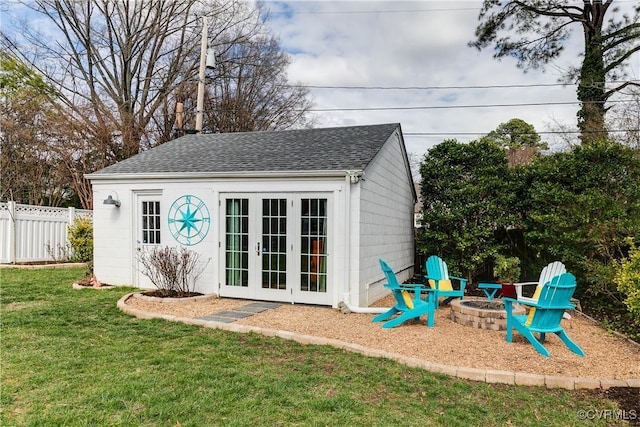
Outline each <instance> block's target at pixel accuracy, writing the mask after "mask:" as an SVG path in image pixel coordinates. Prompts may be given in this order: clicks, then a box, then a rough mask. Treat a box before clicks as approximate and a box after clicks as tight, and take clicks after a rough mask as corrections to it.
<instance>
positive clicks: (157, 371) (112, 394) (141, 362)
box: [0, 269, 615, 426]
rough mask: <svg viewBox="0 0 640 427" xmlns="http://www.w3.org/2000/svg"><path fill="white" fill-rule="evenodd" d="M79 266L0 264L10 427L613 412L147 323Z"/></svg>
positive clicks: (465, 421)
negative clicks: (78, 282)
mask: <svg viewBox="0 0 640 427" xmlns="http://www.w3.org/2000/svg"><path fill="white" fill-rule="evenodd" d="M83 273H84V270H83V269H59V270H58V269H46V270H18V269H3V270H0V275H1V291H2V295H1V298H2V301H1V302H2V306H1V308H2V311H1V322H2V325H1V326H2V330H1V351H2V353H1V354H0V356H1V358H0V359H1V368H2V371H1V374H2V384H1V386H2V387H1V389H0V391H1V401H0V404H1V405H2V409H1V410H2V412H1V415H0V425H2V426H13V425H32V426H57V425H64V426H84V425H86V426H120V425H122V426H139V425H142V426H147V425H148V426H211V425H225V426H227V425H228V426H263V425H264V426H276V425H286V426H291V425H304V426H306V425H311V426H325V425H329V426H336V425H338V426H340V425H343V426H375V425H380V426H387V425H395V426H425V425H426V426H428V425H447V426H456V425H459V426H469V425H478V426H501V425H508V424H509V425H518V426H524V425H562V426H566V425H584V420H582V419H580V417H579V415H578V413H579V411H580V410H584V411H587V410H596V411H602V410H605V409H614V408H615V406H614V405H613V403H612V402H609V401H606V400H597V399H595V398H591V397H588V395H587V394H585V393H571V392H567V391H561V390H553V391H550V390H545V389H540V388H526V387H516V386H505V385H487V384H481V383H473V382H467V381H461V380H455V379H452V378H449V377H446V376H443V375H437V374H432V373H429V372H425V371H423V370H420V369H412V368H407V367H405V366H402V365H400V364H397V363H395V362H392V361H388V360H385V359H377V358H367V357H365V356H362V355H358V354H353V353H348V352H344V351H342V350H337V349H334V348H330V347H322V346H311V345H309V346H304V345H300V344H297V343H294V342H291V341H287V340H283V339H279V338H267V337H263V336H259V335H255V334H249V335H247V334H236V333H231V332H225V331H218V330H212V329H205V328H200V327H195V326H187V325H183V324H178V323H173V322H166V321H162V320H138V319H135V318H132V317H130V316H128V315H125V314H123V313H121V312H120V311H119V310H118V309H117V308H116V301H117V300H118V299H119V298H120V297H121V296H122V295H123V294H124V293H126V292H128V291H130V290H129V289H123V288H116V289H110V290H101V291H94V290H90V289H87V290H73V289H72V288H71V283H72V282H73V281H74V280H75V279H78V278H80V277H81V276H82V274H83ZM608 421H609V422H610V421H611V420H608ZM598 423H600V424H601V425H604V424H605V420H595V424H596V425H598Z"/></svg>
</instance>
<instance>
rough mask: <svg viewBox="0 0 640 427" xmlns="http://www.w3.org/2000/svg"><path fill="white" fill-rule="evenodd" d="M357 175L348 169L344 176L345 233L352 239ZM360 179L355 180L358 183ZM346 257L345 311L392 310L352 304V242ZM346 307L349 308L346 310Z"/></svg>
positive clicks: (373, 311)
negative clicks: (352, 192) (352, 204)
mask: <svg viewBox="0 0 640 427" xmlns="http://www.w3.org/2000/svg"><path fill="white" fill-rule="evenodd" d="M355 176H356V175H355V174H354V173H353V172H351V171H346V174H345V177H344V185H345V199H346V203H345V208H346V209H345V217H346V218H345V235H346V236H347V237H348V238H349V240H351V239H350V237H349V236H351V185H352V180H353V179H354V177H355ZM357 182H358V181H355V182H354V184H355V183H357ZM345 252H346V253H345V259H346V260H347V265H348V268H347V269H346V274H345V276H346V277H345V283H346V284H347V292H345V293H344V295H343V300H342V304H344V306H343V307H342V310H343V312H350V313H360V314H379V313H384V312H386V311H389V310H390V307H356V306H353V305H351V280H349V279H350V276H351V244H348V245H347V247H346V251H345ZM345 308H346V309H347V310H348V311H347V310H345Z"/></svg>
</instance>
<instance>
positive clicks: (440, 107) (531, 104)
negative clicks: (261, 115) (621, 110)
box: [307, 100, 631, 113]
mask: <svg viewBox="0 0 640 427" xmlns="http://www.w3.org/2000/svg"><path fill="white" fill-rule="evenodd" d="M623 102H631V101H624V100H612V101H607V103H609V104H613V103H623ZM580 103H581V102H580V101H568V102H527V103H518V104H475V105H473V104H471V105H430V106H415V107H353V108H312V109H309V110H307V111H309V112H315V113H318V112H331V111H395V110H447V109H455V108H495V107H498V108H502V107H536V106H548V105H575V104H580ZM597 103H599V104H604V103H605V102H597Z"/></svg>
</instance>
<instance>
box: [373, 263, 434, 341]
mask: <svg viewBox="0 0 640 427" xmlns="http://www.w3.org/2000/svg"><path fill="white" fill-rule="evenodd" d="M379 261H380V267H381V268H382V271H383V273H384V275H385V277H386V279H387V283H385V285H384V286H385V288H389V289H391V292H392V293H393V297H394V298H395V300H396V303H395V305H394V306H393V307H391V309H390V310H389V311H386V312H384V313H382V314H379V315H377V316H376V317H374V318H373V321H374V322H383V321H385V320H388V319H391V318H392V317H393V316H395V315H396V314H399V315H398V316H396V317H393V319H391V320H388V321H387V322H385V323H384V324H383V325H382V327H383V328H385V329H389V328H393V327H394V326H398V325H400V324H401V323H404V322H406V321H407V320H409V319H417V318H419V317H420V316H422V315H423V314H426V315H427V326H428V327H430V328H432V327H433V325H434V323H435V319H434V317H435V302H434V299H433V295H434V294H433V292H432V291H431V289H429V288H427V287H426V285H424V284H422V283H419V284H408V283H399V282H398V278H397V277H396V274H395V272H394V271H393V269H392V268H391V267H389V265H388V264H387V263H386V262H384V261H383V260H379ZM423 292H424V295H426V299H422V295H423ZM412 294H413V295H412Z"/></svg>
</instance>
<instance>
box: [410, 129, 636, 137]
mask: <svg viewBox="0 0 640 427" xmlns="http://www.w3.org/2000/svg"><path fill="white" fill-rule="evenodd" d="M623 132H640V129H614V130H606V131H588V130H585V131H578V130H566V131H565V130H556V131H540V132H537V131H536V132H535V133H512V134H511V135H513V136H535V135H563V134H568V133H569V134H577V135H579V134H585V133H589V134H596V133H623ZM486 134H488V132H486V131H484V132H402V135H403V136H445V135H454V136H475V135H486Z"/></svg>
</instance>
